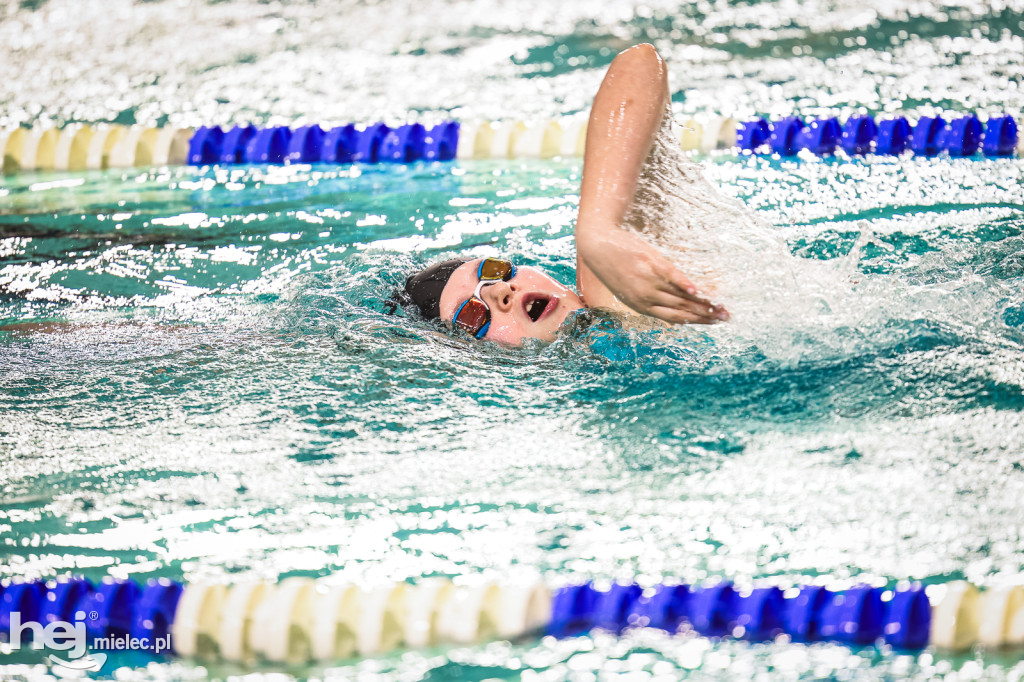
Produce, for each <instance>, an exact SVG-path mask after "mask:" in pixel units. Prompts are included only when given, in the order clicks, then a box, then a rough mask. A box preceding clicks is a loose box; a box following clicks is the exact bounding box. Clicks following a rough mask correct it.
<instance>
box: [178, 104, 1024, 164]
mask: <svg viewBox="0 0 1024 682" xmlns="http://www.w3.org/2000/svg"><path fill="white" fill-rule="evenodd" d="M461 134H462V129H461V127H460V124H459V123H458V122H456V121H446V122H443V123H440V124H438V125H435V126H433V127H432V128H427V127H425V126H424V125H422V124H420V123H407V124H404V125H400V126H397V127H391V126H388V125H387V124H385V123H381V122H377V123H371V124H369V125H366V126H363V127H357V126H356V125H353V124H348V125H344V126H337V127H333V128H329V129H324V128H321V126H319V125H315V124H311V125H306V126H301V127H299V128H296V129H295V130H291V129H289V128H287V127H284V126H275V127H268V128H257V127H254V126H251V125H244V126H235V127H233V128H230V129H228V130H226V131H225V130H222V129H221V128H220V127H218V126H209V127H207V126H203V127H200V128H198V129H197V130H196V131H195V133H194V134H193V136H192V138H191V139H190V143H189V150H188V163H190V164H192V165H208V164H212V163H223V164H237V163H261V164H267V163H382V162H390V163H413V162H416V161H421V160H422V161H450V160H452V159H454V158H455V157H456V154H457V151H458V147H459V139H460V135H461ZM468 134H472V133H468ZM1018 141H1019V137H1018V127H1017V122H1016V121H1015V120H1014V118H1013V117H1012V116H1009V115H1006V114H1000V115H995V116H990V117H989V118H988V120H987V121H986V122H985V123H984V124H982V122H981V120H980V119H979V118H978V117H977V116H976V115H974V114H966V115H960V116H957V117H955V118H953V119H952V120H950V121H949V122H948V123H947V121H946V120H945V119H944V118H943V117H941V116H923V117H921V118H920V119H918V121H917V122H916V123H914V124H913V125H911V123H910V122H909V121H908V120H907V119H906V118H905V117H902V116H893V117H888V118H883V119H879V120H876V119H874V118H873V117H871V116H866V115H853V116H850V117H849V118H847V119H846V121H845V122H842V121H840V120H839V119H838V118H834V117H825V118H817V119H811V120H809V121H807V122H805V121H804V120H802V119H801V118H800V117H797V116H788V117H785V118H781V119H779V120H776V121H769V120H768V119H765V118H755V119H752V120H749V121H742V122H740V123H738V124H737V125H736V148H737V149H738V150H739V151H741V152H747V153H768V154H776V155H779V156H782V157H789V156H793V155H795V154H797V153H798V152H801V151H806V152H810V153H811V154H814V155H816V156H829V155H832V154H834V153H835V152H836V151H837V150H838V149H840V148H841V149H842V150H843V151H844V152H845V153H846V154H847V155H849V156H858V155H864V154H869V153H872V152H873V153H875V154H880V155H899V154H903V153H904V152H906V151H908V150H909V151H911V152H913V153H914V154H915V155H918V156H936V155H938V154H946V155H949V156H951V157H971V156H975V155H977V154H978V153H979V152H980V153H982V154H984V155H985V156H988V157H998V156H1012V155H1013V154H1014V153H1015V151H1016V148H1017V144H1018Z"/></svg>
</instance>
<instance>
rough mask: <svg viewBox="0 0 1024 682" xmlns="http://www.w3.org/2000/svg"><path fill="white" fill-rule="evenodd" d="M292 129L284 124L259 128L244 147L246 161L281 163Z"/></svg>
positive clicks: (286, 150)
mask: <svg viewBox="0 0 1024 682" xmlns="http://www.w3.org/2000/svg"><path fill="white" fill-rule="evenodd" d="M291 137H292V131H291V130H289V129H288V128H287V127H285V126H275V127H273V128H260V129H258V130H257V131H256V134H255V135H253V138H252V140H250V141H249V144H248V146H246V148H245V160H246V162H247V163H282V162H283V161H284V157H285V154H286V153H287V152H288V143H289V142H290V141H291Z"/></svg>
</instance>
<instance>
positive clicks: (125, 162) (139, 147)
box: [108, 127, 160, 168]
mask: <svg viewBox="0 0 1024 682" xmlns="http://www.w3.org/2000/svg"><path fill="white" fill-rule="evenodd" d="M159 133H160V131H159V130H158V129H157V128H140V127H133V128H129V129H128V130H127V131H126V132H125V134H124V135H123V136H121V138H120V139H118V140H117V142H115V143H114V146H113V147H112V148H111V149H110V158H109V160H108V167H109V168H136V167H146V166H152V165H153V147H154V146H155V144H156V138H157V135H158V134H159Z"/></svg>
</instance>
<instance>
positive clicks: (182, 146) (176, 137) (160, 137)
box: [153, 128, 195, 166]
mask: <svg viewBox="0 0 1024 682" xmlns="http://www.w3.org/2000/svg"><path fill="white" fill-rule="evenodd" d="M194 133H195V131H194V130H193V129H192V128H160V129H159V132H158V133H157V136H156V139H155V140H154V141H153V165H154V166H179V165H182V164H184V163H185V162H186V161H188V143H189V141H190V140H191V139H192V135H193V134H194Z"/></svg>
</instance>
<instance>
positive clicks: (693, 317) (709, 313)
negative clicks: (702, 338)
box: [645, 299, 729, 324]
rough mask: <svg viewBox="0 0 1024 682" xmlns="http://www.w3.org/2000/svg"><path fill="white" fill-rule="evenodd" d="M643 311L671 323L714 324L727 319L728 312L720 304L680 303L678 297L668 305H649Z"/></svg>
mask: <svg viewBox="0 0 1024 682" xmlns="http://www.w3.org/2000/svg"><path fill="white" fill-rule="evenodd" d="M645 312H646V313H647V314H648V315H653V316H654V317H657V318H658V319H660V320H664V321H665V322H670V323H672V324H714V323H716V322H721V321H723V320H727V319H729V313H728V312H726V311H725V309H724V308H722V307H720V306H713V305H709V304H696V303H693V302H691V301H686V302H683V303H680V302H679V300H678V299H676V301H675V302H672V303H670V304H669V305H663V304H660V303H658V304H654V305H651V306H649V307H648V308H647V310H646V311H645Z"/></svg>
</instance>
